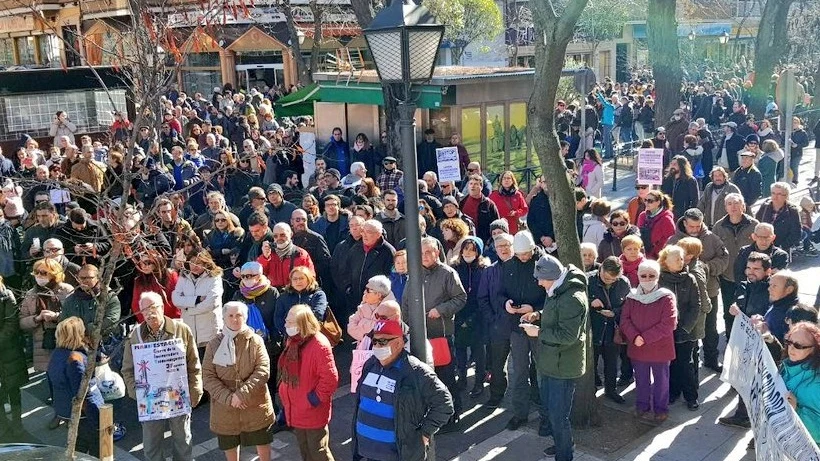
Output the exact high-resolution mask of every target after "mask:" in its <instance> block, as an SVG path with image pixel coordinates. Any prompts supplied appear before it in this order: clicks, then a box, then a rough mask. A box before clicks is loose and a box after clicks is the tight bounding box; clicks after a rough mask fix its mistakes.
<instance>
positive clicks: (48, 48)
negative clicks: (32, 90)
mask: <svg viewBox="0 0 820 461" xmlns="http://www.w3.org/2000/svg"><path fill="white" fill-rule="evenodd" d="M59 42H60V39H58V38H57V36H56V35H41V36H39V37H37V46H38V47H39V48H40V64H41V65H43V66H46V67H60V43H59Z"/></svg>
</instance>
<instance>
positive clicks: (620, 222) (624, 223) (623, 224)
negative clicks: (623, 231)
mask: <svg viewBox="0 0 820 461" xmlns="http://www.w3.org/2000/svg"><path fill="white" fill-rule="evenodd" d="M611 224H612V227H623V226H626V221H618V222H615V221H612V223H611Z"/></svg>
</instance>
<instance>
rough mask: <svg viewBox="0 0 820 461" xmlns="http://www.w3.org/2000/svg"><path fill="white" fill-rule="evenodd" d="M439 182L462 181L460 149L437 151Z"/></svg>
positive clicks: (443, 148)
mask: <svg viewBox="0 0 820 461" xmlns="http://www.w3.org/2000/svg"><path fill="white" fill-rule="evenodd" d="M436 163H437V164H438V180H439V182H447V181H454V182H458V181H461V166H460V165H459V163H458V148H456V147H442V148H441V149H436Z"/></svg>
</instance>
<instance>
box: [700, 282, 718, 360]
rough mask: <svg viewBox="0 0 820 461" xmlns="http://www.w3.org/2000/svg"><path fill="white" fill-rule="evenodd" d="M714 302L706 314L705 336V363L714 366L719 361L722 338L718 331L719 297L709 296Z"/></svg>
mask: <svg viewBox="0 0 820 461" xmlns="http://www.w3.org/2000/svg"><path fill="white" fill-rule="evenodd" d="M709 301H710V302H711V303H712V310H711V311H709V313H708V314H706V336H704V338H703V363H704V364H705V365H706V366H713V365H717V364H718V363H719V360H718V342H719V341H720V338H719V337H718V333H717V311H718V297H717V296H715V297H714V298H709Z"/></svg>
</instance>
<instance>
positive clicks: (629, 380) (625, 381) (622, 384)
mask: <svg viewBox="0 0 820 461" xmlns="http://www.w3.org/2000/svg"><path fill="white" fill-rule="evenodd" d="M634 382H635V378H633V377H631V376H630V377H629V378H618V382H616V383H615V387H626V386H629V385H630V384H632V383H634Z"/></svg>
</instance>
